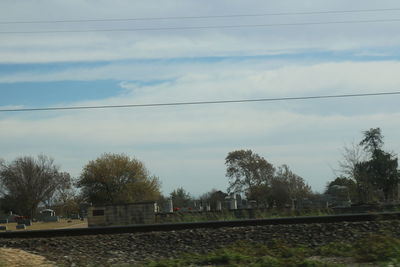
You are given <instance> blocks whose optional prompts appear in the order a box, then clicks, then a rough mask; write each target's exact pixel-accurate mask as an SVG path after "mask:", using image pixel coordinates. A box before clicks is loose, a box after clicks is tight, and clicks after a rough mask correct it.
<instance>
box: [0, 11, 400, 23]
mask: <svg viewBox="0 0 400 267" xmlns="http://www.w3.org/2000/svg"><path fill="white" fill-rule="evenodd" d="M386 11H400V8H375V9H351V10H325V11H304V12H277V13H256V14H230V15H229V14H228V15H204V16H171V17H139V18H108V19H65V20H25V21H0V24H36V23H37V24H40V23H43V24H44V23H81V22H112V21H115V22H118V21H141V20H180V19H213V18H237V17H266V16H289V15H317V14H341V13H344V14H345V13H365V12H386Z"/></svg>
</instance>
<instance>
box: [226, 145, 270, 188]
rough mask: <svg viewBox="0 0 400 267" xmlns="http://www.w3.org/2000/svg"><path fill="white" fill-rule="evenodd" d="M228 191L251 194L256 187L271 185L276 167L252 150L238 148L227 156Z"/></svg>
mask: <svg viewBox="0 0 400 267" xmlns="http://www.w3.org/2000/svg"><path fill="white" fill-rule="evenodd" d="M225 165H226V166H227V169H226V176H227V177H228V179H229V187H228V192H235V193H245V194H249V193H250V192H251V191H254V190H253V188H254V187H259V186H262V185H264V186H269V185H270V183H271V181H272V179H273V177H274V173H275V168H274V167H273V166H272V164H271V163H269V162H268V161H267V160H266V159H264V158H263V157H261V156H259V155H258V154H256V153H253V151H251V150H236V151H233V152H230V153H229V154H228V156H227V157H226V158H225Z"/></svg>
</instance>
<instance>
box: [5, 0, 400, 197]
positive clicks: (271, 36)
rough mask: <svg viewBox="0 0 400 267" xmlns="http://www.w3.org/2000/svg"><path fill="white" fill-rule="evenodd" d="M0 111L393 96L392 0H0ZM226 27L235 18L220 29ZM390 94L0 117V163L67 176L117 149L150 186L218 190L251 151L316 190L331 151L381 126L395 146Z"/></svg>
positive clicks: (399, 18) (399, 62)
mask: <svg viewBox="0 0 400 267" xmlns="http://www.w3.org/2000/svg"><path fill="white" fill-rule="evenodd" d="M0 7H1V8H0V18H1V19H0V109H2V110H4V109H18V108H41V107H70V106H97V105H129V104H149V103H170V102H191V101H218V100H236V99H256V98H285V97H302V96H318V95H338V94H368V93H379V92H397V91H399V90H400V86H399V85H400V75H399V74H400V48H399V47H400V34H399V28H400V6H399V4H398V2H397V1H389V0H387V1H385V0H382V1H372V0H362V1H361V0H354V1H344V0H343V1H342V0H335V1H328V0H326V1H317V0H305V1H295V0H292V1H288V0H282V1H266V0H254V1H243V0H242V1H239V0H220V1H211V0H205V1H194V0H185V1H183V0H169V1H162V0H159V1H153V0H151V1H129V0H125V1H124V0H114V1H105V0H97V1H89V0H70V1H61V0H40V1H30V0H26V1H24V0H21V1H11V0H2V1H1V4H0ZM233 26H234V27H233ZM399 100H400V95H390V96H375V97H372V96H370V97H354V98H332V99H318V100H296V101H289V100H286V101H276V102H257V103H256V102H252V103H233V104H219V105H217V104H214V105H187V106H163V107H140V108H115V109H96V110H94V109H92V110H59V111H30V112H0V158H2V159H4V160H5V161H7V162H10V161H12V160H14V159H15V158H17V157H20V156H25V155H30V156H36V155H39V154H45V155H48V156H51V157H53V158H54V160H55V162H56V163H57V164H58V165H60V169H61V170H62V171H67V172H69V173H70V174H71V175H72V176H74V177H75V178H78V177H79V175H80V173H81V171H82V168H83V167H84V166H85V165H86V164H87V163H88V162H89V161H90V160H94V159H96V158H97V157H99V156H100V155H102V154H103V153H125V154H127V155H129V156H131V157H135V158H136V159H139V160H141V161H143V162H144V163H145V165H146V166H147V168H148V169H149V171H150V172H151V173H152V174H154V175H156V176H158V177H159V179H160V181H161V184H162V191H163V193H164V194H169V193H170V192H171V191H173V190H174V189H176V188H178V187H183V188H184V189H185V190H187V191H188V192H190V193H191V194H192V195H194V196H199V195H201V194H203V193H205V192H208V191H210V190H211V189H218V190H223V191H226V189H227V187H228V179H227V178H226V177H225V171H226V166H225V157H226V156H227V154H228V153H229V152H231V151H234V150H238V149H251V150H253V151H254V152H255V153H257V154H259V155H261V156H263V157H264V158H265V159H266V160H267V161H268V162H270V163H272V164H273V165H274V166H275V167H278V166H280V165H282V164H287V165H288V166H289V167H290V168H291V170H292V171H293V172H295V173H296V174H298V175H300V176H301V177H303V178H304V179H305V181H306V182H307V183H308V184H309V185H310V186H311V187H312V189H313V190H314V191H318V192H322V191H323V190H324V187H325V186H326V184H327V182H329V181H331V180H333V179H334V178H335V175H337V174H338V172H337V169H338V161H339V160H341V159H342V152H343V147H344V146H349V145H350V144H351V143H357V142H359V141H360V140H361V139H362V132H363V131H365V130H368V129H370V128H375V127H380V128H381V129H382V133H383V135H384V141H385V148H386V149H387V150H390V151H393V152H394V153H398V152H399V151H400V140H399V138H398V136H399V133H400V124H399V123H398V122H399V120H400V110H399V108H398V103H399Z"/></svg>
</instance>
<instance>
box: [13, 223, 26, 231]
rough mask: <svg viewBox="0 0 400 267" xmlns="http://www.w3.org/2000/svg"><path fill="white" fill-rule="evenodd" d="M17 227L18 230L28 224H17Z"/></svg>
mask: <svg viewBox="0 0 400 267" xmlns="http://www.w3.org/2000/svg"><path fill="white" fill-rule="evenodd" d="M15 228H16V229H17V230H22V229H26V225H25V224H17V225H16V226H15Z"/></svg>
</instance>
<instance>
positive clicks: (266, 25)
mask: <svg viewBox="0 0 400 267" xmlns="http://www.w3.org/2000/svg"><path fill="white" fill-rule="evenodd" d="M399 21H400V19H375V20H343V21H325V22H298V23H273V24H249V25H211V26H188V27H156V28H125V29H123V28H121V29H87V30H42V31H6V32H0V34H38V33H85V32H130V31H167V30H205V29H238V28H264V27H285V26H309V25H328V24H359V23H381V22H399Z"/></svg>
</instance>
